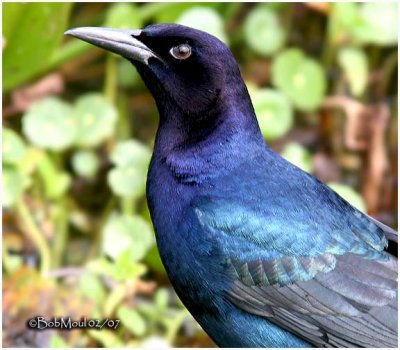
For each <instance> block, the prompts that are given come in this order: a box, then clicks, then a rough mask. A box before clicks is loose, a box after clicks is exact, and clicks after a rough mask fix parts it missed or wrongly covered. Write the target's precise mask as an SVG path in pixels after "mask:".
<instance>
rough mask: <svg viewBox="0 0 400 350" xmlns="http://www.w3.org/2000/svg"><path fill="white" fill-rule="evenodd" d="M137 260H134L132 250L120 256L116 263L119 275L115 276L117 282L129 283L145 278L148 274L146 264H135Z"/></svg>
mask: <svg viewBox="0 0 400 350" xmlns="http://www.w3.org/2000/svg"><path fill="white" fill-rule="evenodd" d="M135 260H136V259H133V258H132V252H131V251H130V249H127V250H125V251H124V252H123V253H122V254H120V255H119V257H118V259H117V261H116V262H115V267H116V272H117V273H116V274H114V278H115V279H116V280H117V281H127V280H135V279H137V278H139V277H141V276H143V275H144V274H145V273H146V272H147V267H146V266H145V265H144V264H140V263H137V262H135Z"/></svg>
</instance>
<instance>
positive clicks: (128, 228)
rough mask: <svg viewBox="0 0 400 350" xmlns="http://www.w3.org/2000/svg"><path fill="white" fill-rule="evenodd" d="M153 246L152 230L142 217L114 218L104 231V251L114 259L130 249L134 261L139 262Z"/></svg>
mask: <svg viewBox="0 0 400 350" xmlns="http://www.w3.org/2000/svg"><path fill="white" fill-rule="evenodd" d="M153 244H154V237H153V234H152V231H151V228H150V226H149V224H148V222H147V221H145V220H143V219H142V218H141V217H140V216H119V215H118V216H113V217H111V218H110V219H109V220H108V222H107V223H106V225H105V227H104V229H103V251H104V252H105V254H107V255H108V256H110V257H111V258H113V259H117V258H118V257H119V256H120V255H121V254H122V253H123V252H125V251H126V250H127V249H129V250H130V252H131V258H132V260H134V261H139V260H141V259H142V258H143V257H144V256H145V254H146V253H147V251H148V250H149V249H150V247H151V246H152V245H153Z"/></svg>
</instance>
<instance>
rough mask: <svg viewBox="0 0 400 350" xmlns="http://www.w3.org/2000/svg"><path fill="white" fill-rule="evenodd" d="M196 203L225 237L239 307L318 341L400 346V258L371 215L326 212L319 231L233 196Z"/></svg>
mask: <svg viewBox="0 0 400 350" xmlns="http://www.w3.org/2000/svg"><path fill="white" fill-rule="evenodd" d="M349 207H350V208H352V207H351V206H349ZM192 209H193V210H194V213H195V215H196V216H197V218H198V221H199V224H200V225H201V226H202V227H203V229H204V230H206V231H207V232H209V234H211V235H212V236H213V237H215V240H216V241H217V242H218V244H219V249H220V251H221V255H222V257H223V259H224V261H225V268H226V273H227V274H229V277H230V280H231V281H233V282H232V285H231V289H230V290H229V296H228V297H229V299H230V300H231V302H232V303H234V304H235V305H236V306H237V307H239V308H241V309H243V310H245V311H247V312H250V313H253V314H256V315H260V316H263V317H266V318H268V319H269V320H271V321H272V322H274V323H276V324H279V325H280V326H282V327H284V328H286V329H288V330H290V331H291V332H293V333H296V334H298V335H299V336H300V337H302V338H305V339H306V340H308V341H309V342H311V343H313V344H314V345H316V346H334V347H342V346H345V347H356V346H362V347H395V346H396V344H397V306H396V305H397V303H396V301H395V299H396V295H397V282H396V281H397V260H396V259H395V258H393V257H392V256H390V255H389V254H387V253H386V252H384V251H383V249H384V247H385V246H386V244H387V241H386V238H385V237H384V234H383V232H382V231H381V229H380V228H379V227H377V226H376V225H374V224H370V220H369V218H367V217H365V216H362V215H356V216H354V220H353V222H352V224H351V225H349V224H348V221H347V225H345V226H343V227H342V226H338V225H337V224H335V223H332V222H327V221H326V219H325V218H321V221H320V222H321V224H320V227H319V228H318V227H317V231H316V230H315V229H316V228H315V227H312V224H307V223H305V222H304V221H303V222H299V221H298V222H296V221H294V220H295V219H294V218H295V217H296V216H292V217H291V216H287V217H286V218H287V219H289V220H291V221H289V222H286V223H282V222H279V219H276V220H278V221H277V222H275V221H274V220H275V219H274V216H263V215H262V213H259V212H258V213H256V212H254V211H253V210H252V209H250V206H247V205H243V202H235V201H232V199H230V200H224V199H215V198H213V199H211V198H209V197H201V198H197V199H196V200H195V201H194V202H193V203H192ZM348 209H349V208H348ZM300 218H301V216H300ZM302 219H303V220H304V218H302ZM345 219H346V218H343V220H344V221H346V220H345ZM328 221H329V219H328ZM287 232H289V233H290V235H288V234H287ZM309 232H311V234H309Z"/></svg>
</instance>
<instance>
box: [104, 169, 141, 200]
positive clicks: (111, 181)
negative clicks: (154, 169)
mask: <svg viewBox="0 0 400 350" xmlns="http://www.w3.org/2000/svg"><path fill="white" fill-rule="evenodd" d="M107 182H108V185H109V186H110V187H111V190H112V191H113V193H114V194H115V195H117V196H119V197H124V198H138V197H140V196H142V195H143V194H144V193H145V190H146V174H145V173H144V172H143V171H140V169H138V168H135V167H134V166H132V165H128V166H123V167H117V168H114V169H112V170H110V172H109V173H108V175H107Z"/></svg>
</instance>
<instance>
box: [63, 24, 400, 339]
mask: <svg viewBox="0 0 400 350" xmlns="http://www.w3.org/2000/svg"><path fill="white" fill-rule="evenodd" d="M66 34H69V35H72V36H74V37H77V38H79V39H82V40H84V41H87V42H89V43H92V44H94V45H96V46H99V47H102V48H104V49H107V50H109V51H112V52H114V53H117V54H120V55H122V56H123V57H125V58H126V59H128V60H129V61H131V62H132V63H133V65H134V66H135V67H136V68H137V70H138V72H139V73H140V75H141V76H142V78H143V80H144V81H145V83H146V85H147V87H148V88H149V90H150V91H151V93H152V94H153V96H154V99H155V101H156V104H157V107H158V110H159V114H160V123H159V128H158V131H157V136H156V142H155V147H154V153H153V157H152V161H151V165H150V168H149V173H148V179H147V199H148V204H149V208H150V213H151V217H152V220H153V224H154V228H155V232H156V237H157V244H158V248H159V251H160V255H161V258H162V261H163V263H164V266H165V268H166V270H167V272H168V275H169V277H170V279H171V282H172V284H173V286H174V288H175V290H176V292H177V293H178V295H179V297H180V298H181V299H182V301H183V302H184V304H185V305H186V307H187V308H188V309H189V311H190V312H191V313H192V315H193V316H194V317H195V319H196V320H197V321H198V322H199V323H200V325H201V326H202V327H203V328H204V330H205V331H206V332H207V333H208V334H209V335H210V336H211V338H212V339H213V340H214V341H215V342H216V343H217V344H218V345H219V346H222V347H311V346H317V347H396V346H397V302H396V295H397V260H396V258H395V257H394V256H392V255H390V254H389V253H387V252H386V251H385V247H386V246H387V243H388V238H389V239H396V238H397V237H396V232H394V231H393V230H392V229H390V228H388V227H386V226H384V225H383V224H381V223H379V222H377V221H376V220H374V219H372V218H371V217H369V216H367V215H366V214H364V213H362V212H360V211H359V210H357V209H355V208H354V207H352V206H351V205H350V204H349V203H348V202H346V201H345V200H343V199H342V198H341V197H340V196H338V195H337V194H336V193H335V192H333V191H332V190H331V189H330V188H328V187H327V186H326V185H324V184H323V183H321V182H320V181H319V180H317V179H316V178H315V177H313V176H311V175H309V174H307V173H305V172H303V171H302V170H300V169H299V168H297V167H296V166H294V165H292V164H291V163H289V162H287V161H286V160H284V159H283V158H281V157H280V156H279V155H278V154H276V153H275V152H273V151H272V150H271V149H270V148H269V147H268V146H267V145H266V144H265V142H264V140H263V137H262V135H261V133H260V129H259V126H258V124H257V119H256V117H255V114H254V110H253V107H252V104H251V102H250V98H249V95H248V92H247V89H246V86H245V84H244V82H243V80H242V78H241V75H240V71H239V68H238V65H237V63H236V61H235V59H234V57H233V56H232V54H231V52H230V51H229V49H228V48H227V47H226V45H225V44H224V43H222V42H221V41H219V40H218V39H216V38H215V37H213V36H211V35H209V34H207V33H204V32H202V31H199V30H195V29H192V28H188V27H184V26H179V25H175V24H160V25H151V26H148V27H146V28H144V29H143V30H113V29H107V28H76V29H72V30H69V31H67V32H66Z"/></svg>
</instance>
